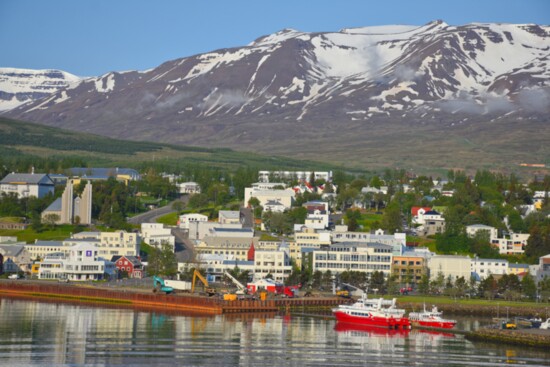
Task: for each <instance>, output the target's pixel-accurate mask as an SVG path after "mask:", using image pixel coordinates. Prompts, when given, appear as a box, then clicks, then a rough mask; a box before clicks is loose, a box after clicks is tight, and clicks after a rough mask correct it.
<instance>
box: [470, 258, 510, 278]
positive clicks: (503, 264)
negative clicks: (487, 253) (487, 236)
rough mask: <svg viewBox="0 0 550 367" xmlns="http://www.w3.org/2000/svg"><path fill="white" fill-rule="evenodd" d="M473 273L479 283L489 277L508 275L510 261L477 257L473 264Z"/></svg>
mask: <svg viewBox="0 0 550 367" xmlns="http://www.w3.org/2000/svg"><path fill="white" fill-rule="evenodd" d="M471 273H472V276H473V277H474V278H475V279H476V280H477V281H480V280H484V279H485V278H487V277H488V276H489V275H504V274H508V260H503V259H479V258H477V257H475V258H473V259H472V262H471Z"/></svg>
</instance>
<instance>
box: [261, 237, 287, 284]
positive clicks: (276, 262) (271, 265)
mask: <svg viewBox="0 0 550 367" xmlns="http://www.w3.org/2000/svg"><path fill="white" fill-rule="evenodd" d="M289 250H290V249H289V247H288V245H287V244H286V243H284V242H283V243H281V245H280V246H279V248H278V249H277V250H256V251H255V252H254V279H256V280H258V279H263V278H265V277H266V276H267V275H268V274H271V276H273V279H274V280H275V281H278V282H284V281H285V280H286V278H288V277H289V275H290V274H291V273H292V263H291V261H290V251H289Z"/></svg>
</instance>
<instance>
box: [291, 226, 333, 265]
mask: <svg viewBox="0 0 550 367" xmlns="http://www.w3.org/2000/svg"><path fill="white" fill-rule="evenodd" d="M330 244H331V240H330V232H328V231H316V230H315V229H313V228H307V227H304V228H303V229H302V231H300V232H295V233H294V242H290V243H289V248H290V257H291V258H292V259H294V261H295V263H296V266H298V268H301V267H302V249H303V248H309V249H319V248H321V246H327V247H328V246H330Z"/></svg>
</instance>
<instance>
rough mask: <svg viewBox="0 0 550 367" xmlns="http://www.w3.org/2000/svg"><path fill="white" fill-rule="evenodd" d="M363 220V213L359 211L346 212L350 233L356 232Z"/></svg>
mask: <svg viewBox="0 0 550 367" xmlns="http://www.w3.org/2000/svg"><path fill="white" fill-rule="evenodd" d="M360 219H361V212H360V211H359V210H352V209H348V210H346V215H345V219H344V220H345V223H346V224H347V226H348V230H349V231H352V232H353V231H355V230H357V228H358V227H359V220H360Z"/></svg>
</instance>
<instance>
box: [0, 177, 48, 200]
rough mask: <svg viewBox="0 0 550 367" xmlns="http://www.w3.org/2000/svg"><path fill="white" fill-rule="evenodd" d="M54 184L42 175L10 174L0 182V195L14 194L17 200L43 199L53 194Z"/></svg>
mask: <svg viewBox="0 0 550 367" xmlns="http://www.w3.org/2000/svg"><path fill="white" fill-rule="evenodd" d="M54 187H55V184H54V182H53V181H52V180H51V179H50V176H48V175H46V174H44V173H10V174H8V175H7V176H6V177H4V178H3V179H2V181H0V194H1V193H4V194H6V195H8V194H15V195H17V197H18V198H28V197H31V196H34V197H37V198H43V197H44V196H46V195H48V194H53V192H54Z"/></svg>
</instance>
